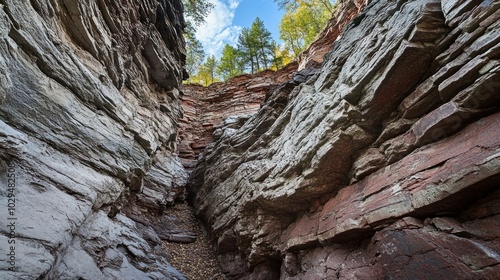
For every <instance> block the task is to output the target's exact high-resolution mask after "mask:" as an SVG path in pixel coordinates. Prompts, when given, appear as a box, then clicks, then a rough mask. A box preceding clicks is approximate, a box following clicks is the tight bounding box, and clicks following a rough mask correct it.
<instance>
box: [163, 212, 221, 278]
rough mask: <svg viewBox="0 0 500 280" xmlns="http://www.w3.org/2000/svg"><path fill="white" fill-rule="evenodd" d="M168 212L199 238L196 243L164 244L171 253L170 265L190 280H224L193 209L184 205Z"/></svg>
mask: <svg viewBox="0 0 500 280" xmlns="http://www.w3.org/2000/svg"><path fill="white" fill-rule="evenodd" d="M168 212H169V214H171V215H173V216H175V217H176V218H177V219H178V220H179V221H181V222H182V226H183V228H184V229H186V230H189V231H190V232H192V233H195V234H196V235H197V236H198V238H197V239H196V241H195V242H194V243H187V244H184V243H174V242H164V243H163V248H164V249H165V250H167V251H168V252H169V255H170V258H169V259H168V261H169V262H170V264H171V265H172V266H173V267H174V268H176V269H177V270H179V271H180V272H182V273H183V274H184V275H186V276H187V277H188V278H189V279H190V280H223V279H224V278H223V277H222V273H221V270H220V267H219V265H218V262H217V259H216V257H215V253H214V250H213V248H212V246H211V244H210V241H209V240H208V238H207V237H206V235H205V234H204V232H203V230H202V229H201V225H200V224H199V222H198V220H197V219H196V218H195V216H194V211H193V209H192V208H191V207H190V206H189V205H188V204H187V203H182V204H176V205H175V206H173V207H172V208H170V209H168Z"/></svg>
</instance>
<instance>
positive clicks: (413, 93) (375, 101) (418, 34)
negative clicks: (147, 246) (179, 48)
mask: <svg viewBox="0 0 500 280" xmlns="http://www.w3.org/2000/svg"><path fill="white" fill-rule="evenodd" d="M499 13H500V2H499V1H475V0H467V1H449V0H442V1H439V0H417V1H405V0H396V1H389V0H387V1H386V0H381V1H369V3H368V4H367V6H366V7H365V8H364V11H363V12H362V13H361V14H359V15H358V16H357V17H356V18H355V19H354V20H353V21H352V22H351V23H349V24H348V25H347V27H346V29H345V30H344V31H343V35H342V37H341V38H340V39H338V40H337V41H336V42H335V44H334V46H333V49H332V50H331V52H330V53H328V55H327V56H326V57H325V61H324V63H323V65H322V67H321V69H320V74H319V75H316V76H313V77H312V78H311V79H309V80H307V81H303V83H301V84H300V85H298V86H295V85H290V84H289V85H288V86H285V85H283V86H281V87H278V88H277V89H276V90H274V92H273V93H272V95H270V96H269V98H267V99H266V102H265V103H264V104H263V105H262V106H261V108H260V109H259V111H258V112H257V113H256V114H255V115H254V116H252V117H251V118H250V119H249V120H248V121H246V122H245V123H244V124H243V125H242V126H241V127H240V128H239V129H237V128H236V129H237V130H234V129H235V128H233V131H230V133H220V135H221V136H220V138H219V139H217V142H216V143H215V145H214V147H213V148H212V149H210V150H208V151H207V153H206V154H205V155H204V157H203V158H202V159H201V161H200V162H199V163H198V165H197V167H196V169H195V170H194V172H193V173H192V177H191V179H190V187H191V190H192V191H193V192H194V193H195V199H194V203H195V206H196V208H197V212H198V215H199V216H200V217H202V218H203V219H204V221H205V222H206V224H207V225H208V226H209V227H210V228H209V229H210V231H211V233H212V236H213V237H214V238H215V239H216V242H217V247H218V254H219V260H220V261H221V263H222V267H223V269H224V270H225V271H224V272H225V273H226V276H228V277H229V278H230V279H414V278H418V279H436V278H445V279H456V278H466V279H497V278H499V277H500V250H499V248H500V246H499V245H500V244H499V242H500V232H499V231H498V227H497V224H498V219H499V217H500V216H499V214H500V213H499V209H498V207H497V206H495V205H498V190H497V189H498V188H497V186H498V181H499V179H500V130H499V129H498V128H499V127H500V113H499V108H500V95H499V94H498V93H499V90H500V62H499V59H500V34H499V32H498V30H500V28H499V27H500V14H499Z"/></svg>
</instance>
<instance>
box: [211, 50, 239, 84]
mask: <svg viewBox="0 0 500 280" xmlns="http://www.w3.org/2000/svg"><path fill="white" fill-rule="evenodd" d="M243 70H244V69H243V60H242V55H241V54H240V53H239V51H238V50H237V49H236V48H235V47H233V46H230V45H228V44H226V45H225V46H224V49H223V50H222V56H221V58H220V62H219V65H218V67H217V74H218V75H219V76H220V77H221V78H222V79H223V80H227V79H229V78H231V77H234V76H236V75H240V74H243Z"/></svg>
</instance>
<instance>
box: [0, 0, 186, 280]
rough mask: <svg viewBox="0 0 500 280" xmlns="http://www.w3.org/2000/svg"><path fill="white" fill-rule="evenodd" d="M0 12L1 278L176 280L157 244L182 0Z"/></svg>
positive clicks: (14, 0) (34, 4)
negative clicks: (7, 250)
mask: <svg viewBox="0 0 500 280" xmlns="http://www.w3.org/2000/svg"><path fill="white" fill-rule="evenodd" d="M0 7H1V9H0V38H1V40H0V72H1V74H0V182H1V186H2V187H1V190H0V194H1V195H0V199H1V201H2V203H1V205H2V207H3V208H2V209H1V211H0V212H1V214H0V217H1V219H0V233H1V234H0V243H1V244H2V245H1V248H2V250H1V257H0V260H1V262H0V278H1V279H148V278H151V279H184V276H183V275H181V274H180V273H179V272H177V271H176V270H175V269H174V268H172V267H171V266H170V265H169V264H168V262H167V260H166V255H165V253H164V252H163V250H161V249H160V247H159V246H158V245H159V244H160V242H161V238H168V237H169V236H171V234H170V233H171V231H174V232H175V229H172V228H166V227H162V226H161V225H162V224H170V225H172V224H173V223H172V222H171V221H170V222H169V221H168V219H169V218H168V217H166V216H165V215H163V210H164V209H165V207H166V206H167V205H169V204H171V203H172V202H173V201H175V200H176V199H178V198H181V197H183V196H184V191H183V188H182V186H183V185H184V184H185V182H186V180H187V175H186V173H185V171H184V169H183V167H182V165H181V164H180V162H179V159H178V157H177V156H176V153H177V150H176V149H177V148H176V135H177V127H176V126H177V119H179V118H180V117H181V115H182V113H181V107H180V97H179V96H180V92H179V89H178V88H179V84H180V81H181V79H182V72H183V61H184V56H185V54H184V52H185V50H184V43H183V39H182V30H183V28H184V19H183V16H182V4H181V1H178V0H126V1H101V0H93V1H65V0H56V1H43V0H31V1H27V0H22V1H18V0H2V1H0ZM14 177H15V181H14V180H11V179H13V178H14ZM8 184H11V185H9V186H12V188H10V189H8V188H7V186H8ZM14 198H15V205H14V202H13V200H10V199H14ZM8 203H11V204H9V205H12V209H10V208H9V209H7V205H8ZM8 218H12V220H9V219H8ZM14 219H15V220H14ZM164 221H165V222H164ZM12 222H15V226H13V227H11V226H9V225H10V224H11V223H12ZM12 242H15V248H14V249H12V250H10V251H13V252H14V253H15V255H16V259H15V260H16V262H15V263H14V262H13V263H10V262H9V260H11V257H10V256H7V253H9V252H10V251H9V252H6V251H5V250H4V248H9V246H11V245H12V246H14V243H12Z"/></svg>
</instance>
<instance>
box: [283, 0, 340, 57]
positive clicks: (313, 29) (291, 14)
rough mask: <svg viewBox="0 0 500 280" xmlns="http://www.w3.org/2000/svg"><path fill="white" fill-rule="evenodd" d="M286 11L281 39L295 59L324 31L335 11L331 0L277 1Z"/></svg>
mask: <svg viewBox="0 0 500 280" xmlns="http://www.w3.org/2000/svg"><path fill="white" fill-rule="evenodd" d="M276 2H277V3H278V4H279V5H280V6H281V7H283V8H284V9H285V15H284V16H283V18H282V19H281V22H280V26H279V29H280V38H281V40H283V41H284V42H285V46H286V47H287V48H289V49H290V50H291V51H292V52H293V54H294V55H295V57H298V56H299V54H300V53H301V52H302V51H303V50H304V49H305V48H306V47H307V46H308V45H309V44H311V43H312V42H313V41H314V39H315V38H316V35H318V33H320V32H321V30H323V28H324V27H325V24H326V22H327V21H328V19H329V18H330V16H331V14H332V11H333V9H334V4H333V2H334V1H329V0H276Z"/></svg>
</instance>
